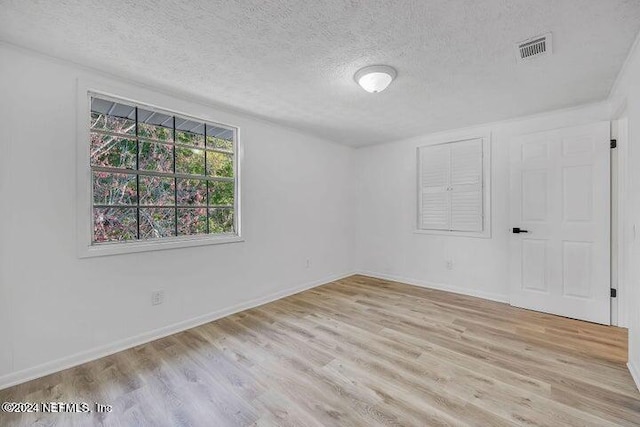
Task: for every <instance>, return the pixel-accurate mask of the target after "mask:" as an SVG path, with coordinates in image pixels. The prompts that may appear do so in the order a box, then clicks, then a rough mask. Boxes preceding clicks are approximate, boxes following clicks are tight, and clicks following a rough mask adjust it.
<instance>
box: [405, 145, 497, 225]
mask: <svg viewBox="0 0 640 427" xmlns="http://www.w3.org/2000/svg"><path fill="white" fill-rule="evenodd" d="M488 142H489V138H488V137H487V138H474V139H467V140H462V141H453V142H447V143H442V144H435V145H429V146H424V147H420V148H419V149H418V165H419V167H418V187H419V191H418V230H419V231H421V230H425V231H429V232H438V234H458V235H468V236H477V237H489V224H490V221H489V220H488V210H489V206H490V203H489V197H488V196H489V189H488V186H489V176H490V174H489V162H488V160H489V148H488V147H489V146H488Z"/></svg>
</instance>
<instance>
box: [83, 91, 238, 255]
mask: <svg viewBox="0 0 640 427" xmlns="http://www.w3.org/2000/svg"><path fill="white" fill-rule="evenodd" d="M88 125H89V141H87V142H86V143H87V144H89V145H90V149H89V157H90V168H91V183H92V184H91V189H92V200H91V207H92V237H91V244H92V245H94V246H99V245H103V244H108V243H114V242H123V243H124V242H140V241H146V242H151V241H158V240H161V241H165V240H180V239H186V238H194V237H198V236H200V237H202V236H205V235H216V236H237V230H238V226H237V218H238V216H237V206H238V204H237V200H238V188H237V187H238V185H237V182H238V181H237V172H238V170H237V159H236V154H237V129H236V128H234V127H230V126H224V125H219V124H215V123H209V122H206V121H204V120H197V119H193V118H190V117H186V116H181V115H179V114H173V113H170V112H166V111H162V110H158V109H155V108H150V107H146V106H142V105H135V104H133V103H130V102H127V101H122V100H118V99H113V98H110V97H105V96H102V95H90V123H89V124H88Z"/></svg>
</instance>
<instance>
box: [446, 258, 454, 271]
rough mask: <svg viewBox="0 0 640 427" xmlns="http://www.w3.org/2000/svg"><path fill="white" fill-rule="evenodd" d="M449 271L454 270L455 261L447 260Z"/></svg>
mask: <svg viewBox="0 0 640 427" xmlns="http://www.w3.org/2000/svg"><path fill="white" fill-rule="evenodd" d="M447 270H453V261H451V260H450V259H449V260H447Z"/></svg>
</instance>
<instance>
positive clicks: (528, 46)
mask: <svg viewBox="0 0 640 427" xmlns="http://www.w3.org/2000/svg"><path fill="white" fill-rule="evenodd" d="M551 42H552V39H551V33H547V34H544V35H541V36H537V37H532V38H530V39H527V40H524V41H521V42H520V43H517V44H516V52H517V53H516V54H517V57H518V62H522V61H528V60H531V59H534V58H537V57H540V56H544V55H548V54H550V53H551V46H552V43H551Z"/></svg>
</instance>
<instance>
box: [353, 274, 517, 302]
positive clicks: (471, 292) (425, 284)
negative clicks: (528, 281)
mask: <svg viewBox="0 0 640 427" xmlns="http://www.w3.org/2000/svg"><path fill="white" fill-rule="evenodd" d="M357 274H362V275H363V276H369V277H375V278H377V279H383V280H392V281H394V282H401V283H406V284H408V285H413V286H419V287H421V288H428V289H437V290H439V291H447V292H453V293H455V294H461V295H467V296H471V297H478V298H483V299H488V300H491V301H497V302H504V303H509V296H508V295H501V294H496V293H493V292H484V291H478V290H475V289H468V288H463V287H460V286H454V285H449V284H446V283H434V282H429V281H426V280H417V279H411V278H408V277H402V276H396V275H392V274H384V273H374V272H372V271H358V272H357Z"/></svg>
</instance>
